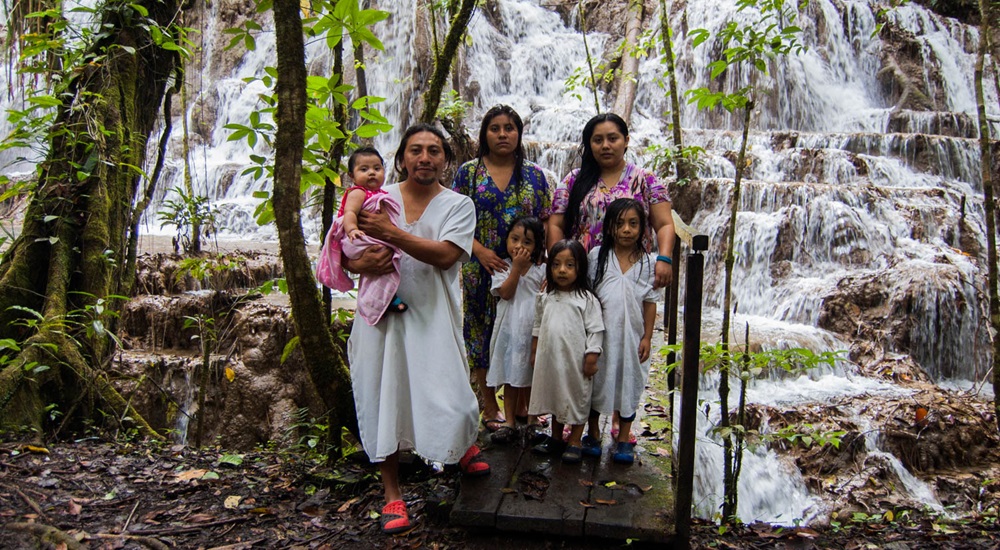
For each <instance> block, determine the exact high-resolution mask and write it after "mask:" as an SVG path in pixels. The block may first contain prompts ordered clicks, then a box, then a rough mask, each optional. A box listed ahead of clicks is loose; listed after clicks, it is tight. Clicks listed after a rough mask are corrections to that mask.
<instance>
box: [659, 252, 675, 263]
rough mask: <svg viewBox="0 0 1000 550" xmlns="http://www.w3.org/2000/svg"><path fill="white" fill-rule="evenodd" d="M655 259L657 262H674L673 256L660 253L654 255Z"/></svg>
mask: <svg viewBox="0 0 1000 550" xmlns="http://www.w3.org/2000/svg"><path fill="white" fill-rule="evenodd" d="M656 261H658V262H667V263H668V264H672V263H674V260H673V258H671V257H670V256H664V255H662V254H661V255H659V256H657V257H656Z"/></svg>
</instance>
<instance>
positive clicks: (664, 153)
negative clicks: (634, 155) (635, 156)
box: [646, 143, 705, 185]
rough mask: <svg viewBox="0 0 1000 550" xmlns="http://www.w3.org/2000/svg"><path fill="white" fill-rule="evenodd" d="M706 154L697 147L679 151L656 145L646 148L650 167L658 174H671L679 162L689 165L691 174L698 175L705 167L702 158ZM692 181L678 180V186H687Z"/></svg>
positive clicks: (686, 179)
mask: <svg viewBox="0 0 1000 550" xmlns="http://www.w3.org/2000/svg"><path fill="white" fill-rule="evenodd" d="M704 152H705V149H704V148H703V147H699V146H697V145H688V146H686V147H682V148H681V149H680V150H679V151H678V150H677V148H676V147H670V146H667V145H659V144H656V143H653V144H651V145H649V146H648V147H646V154H647V155H650V160H649V162H648V166H649V168H650V169H651V170H652V171H653V172H654V173H657V174H668V173H670V171H671V170H673V167H674V166H676V165H677V161H678V160H682V161H684V162H685V163H687V166H688V167H689V168H690V170H691V172H690V173H691V174H697V173H698V170H700V169H701V168H703V167H704V166H705V162H704V161H703V160H702V158H701V156H702V154H703V153H704ZM690 181H691V180H690V178H678V179H677V182H676V183H677V185H686V184H688V183H689V182H690Z"/></svg>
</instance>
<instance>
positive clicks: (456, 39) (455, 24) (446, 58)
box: [420, 0, 476, 123]
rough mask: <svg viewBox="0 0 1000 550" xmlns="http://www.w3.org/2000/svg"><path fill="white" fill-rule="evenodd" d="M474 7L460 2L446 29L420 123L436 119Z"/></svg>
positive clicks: (469, 2)
mask: <svg viewBox="0 0 1000 550" xmlns="http://www.w3.org/2000/svg"><path fill="white" fill-rule="evenodd" d="M475 7H476V0H462V7H461V8H460V9H459V10H458V13H457V14H455V17H453V18H452V20H451V28H449V29H448V36H447V37H446V38H445V39H444V48H442V49H441V53H440V54H438V55H437V57H435V59H434V75H433V76H432V77H431V84H430V87H429V88H427V92H426V93H424V110H423V112H422V113H420V122H426V123H431V122H433V121H434V119H435V118H436V117H437V110H438V105H439V104H440V103H441V92H442V91H444V83H445V82H447V80H448V74H449V73H451V65H452V63H453V62H454V61H455V55H456V54H457V53H458V47H459V46H460V45H461V43H462V37H463V36H465V30H466V29H467V28H468V26H469V19H471V18H472V10H473V9H475Z"/></svg>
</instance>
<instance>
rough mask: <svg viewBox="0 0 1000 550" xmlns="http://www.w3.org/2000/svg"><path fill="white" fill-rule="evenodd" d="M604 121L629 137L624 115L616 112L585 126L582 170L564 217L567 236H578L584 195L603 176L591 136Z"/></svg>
mask: <svg viewBox="0 0 1000 550" xmlns="http://www.w3.org/2000/svg"><path fill="white" fill-rule="evenodd" d="M602 122H613V123H615V126H618V129H619V130H620V131H621V133H622V135H623V136H625V137H628V124H625V121H624V120H623V119H622V117H620V116H618V115H616V114H614V113H604V114H600V115H597V116H595V117H594V118H592V119H590V120H588V121H587V124H586V125H585V126H584V127H583V142H582V143H580V172H579V173H578V174H577V175H576V181H575V182H573V189H571V190H570V192H569V204H568V205H567V206H566V214H565V217H563V235H565V236H566V237H575V236H577V233H578V231H577V229H578V228H577V222H578V221H579V219H580V207H581V206H582V205H583V197H585V196H587V193H590V190H591V189H593V188H594V187H595V186H596V185H597V180H598V179H599V178H600V177H601V167H600V166H598V165H597V158H596V157H595V156H594V151H593V150H591V148H590V138H592V137H594V129H595V128H596V127H597V125H598V124H600V123H602ZM609 185H610V183H609Z"/></svg>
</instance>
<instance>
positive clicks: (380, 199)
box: [316, 193, 400, 325]
mask: <svg viewBox="0 0 1000 550" xmlns="http://www.w3.org/2000/svg"><path fill="white" fill-rule="evenodd" d="M362 208H363V209H364V210H365V211H367V212H379V211H380V210H382V209H384V210H385V212H386V213H388V214H389V219H390V220H392V223H396V219H397V218H398V217H399V204H398V203H396V201H395V199H393V198H392V197H390V196H389V195H388V194H387V193H379V194H377V195H373V196H371V197H369V198H367V199H365V202H364V204H363V205H362ZM375 244H380V245H382V246H386V247H389V248H390V249H392V251H393V254H392V264H393V266H395V268H396V269H395V270H393V272H392V273H389V274H386V275H361V279H360V282H359V285H358V306H357V314H358V315H360V316H361V318H362V319H364V320H365V322H366V323H368V324H369V325H375V324H376V323H378V322H379V320H380V319H382V315H384V314H385V311H386V309H387V308H388V307H389V303H390V302H392V297H393V296H395V295H396V291H397V290H398V289H399V257H400V252H399V250H397V249H395V248H393V247H391V246H389V244H387V243H385V242H384V241H380V240H378V239H373V238H372V237H368V236H365V237H361V238H358V239H355V240H353V241H352V240H351V239H350V238H349V237H348V236H347V235H346V234H345V233H344V225H343V218H342V217H340V218H337V219H335V220H333V225H332V226H330V232H329V233H327V234H326V240H325V241H323V250H321V251H320V253H319V262H318V263H317V264H316V280H318V281H319V282H320V283H322V284H323V285H324V286H327V287H330V288H332V289H334V290H339V291H341V292H347V291H348V290H351V289H353V288H354V281H352V280H351V278H350V277H349V276H348V275H347V272H346V271H344V267H343V266H342V265H341V254H343V255H344V256H347V257H348V258H350V259H352V260H353V259H355V258H358V257H359V256H361V254H362V252H364V251H365V249H366V248H368V247H369V246H372V245H375Z"/></svg>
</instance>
